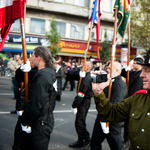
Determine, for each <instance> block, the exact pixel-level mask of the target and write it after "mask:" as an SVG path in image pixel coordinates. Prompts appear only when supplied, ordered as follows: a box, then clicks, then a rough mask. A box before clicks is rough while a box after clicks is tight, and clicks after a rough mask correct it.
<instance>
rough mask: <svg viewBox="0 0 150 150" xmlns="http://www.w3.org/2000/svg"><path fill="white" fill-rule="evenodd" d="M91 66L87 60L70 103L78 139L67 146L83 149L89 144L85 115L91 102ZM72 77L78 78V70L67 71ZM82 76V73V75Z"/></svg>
mask: <svg viewBox="0 0 150 150" xmlns="http://www.w3.org/2000/svg"><path fill="white" fill-rule="evenodd" d="M92 68H93V63H92V62H91V61H87V62H86V63H85V69H84V71H85V72H84V73H86V75H85V77H84V78H82V82H81V86H80V89H79V92H78V95H77V96H76V97H75V98H74V101H73V104H72V112H73V113H74V114H76V113H77V114H76V120H75V128H76V132H77V134H78V140H77V141H76V142H75V143H71V144H69V147H81V148H80V150H85V149H87V148H88V147H89V146H90V133H89V132H88V131H87V129H86V123H85V121H86V116H87V113H88V110H89V108H90V104H91V97H92V82H91V76H90V71H91V69H92ZM69 75H71V76H72V77H73V78H74V79H78V80H79V70H77V71H76V70H73V71H70V72H69ZM83 76H84V75H83Z"/></svg>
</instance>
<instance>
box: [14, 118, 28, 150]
mask: <svg viewBox="0 0 150 150" xmlns="http://www.w3.org/2000/svg"><path fill="white" fill-rule="evenodd" d="M20 120H21V116H19V117H18V121H17V124H16V127H15V131H14V144H13V146H12V149H13V150H21V146H22V142H23V139H24V135H25V132H23V131H22V128H21V123H20Z"/></svg>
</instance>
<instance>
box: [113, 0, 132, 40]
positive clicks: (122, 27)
mask: <svg viewBox="0 0 150 150" xmlns="http://www.w3.org/2000/svg"><path fill="white" fill-rule="evenodd" d="M116 7H118V14H117V15H118V25H117V31H118V33H119V35H120V36H121V38H122V39H123V38H124V36H125V33H126V29H127V25H128V21H129V7H128V1H127V0H116V2H115V5H114V12H115V9H116ZM114 16H115V13H114Z"/></svg>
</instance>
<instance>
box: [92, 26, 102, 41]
mask: <svg viewBox="0 0 150 150" xmlns="http://www.w3.org/2000/svg"><path fill="white" fill-rule="evenodd" d="M101 37H102V28H100V35H99V41H100V40H101ZM91 40H97V36H96V27H95V28H93V29H92V33H91Z"/></svg>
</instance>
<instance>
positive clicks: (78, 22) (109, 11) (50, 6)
mask: <svg viewBox="0 0 150 150" xmlns="http://www.w3.org/2000/svg"><path fill="white" fill-rule="evenodd" d="M114 2H115V0H107V1H106V0H102V16H101V28H100V37H99V43H101V42H102V41H103V40H104V34H105V32H106V33H107V40H108V41H112V39H113V28H114V18H113V5H114ZM92 3H93V0H32V1H31V0H28V1H27V13H26V20H25V31H26V44H27V53H28V55H29V54H31V53H32V52H33V49H34V48H35V47H36V46H38V45H43V46H46V45H47V42H46V38H45V32H48V31H50V21H51V20H52V16H55V21H56V23H57V31H58V32H59V33H60V35H61V37H62V40H61V42H60V43H59V45H58V46H59V47H61V48H62V49H61V51H60V53H58V55H57V56H58V59H60V60H63V59H67V60H68V61H71V60H72V59H76V60H77V61H78V62H80V61H81V59H83V58H84V53H85V49H86V45H87V40H88V34H89V31H88V30H87V21H88V17H89V15H90V13H91V8H92ZM126 37H127V36H126ZM118 44H121V39H120V40H119V41H118ZM96 49H97V47H96V29H95V28H93V29H92V34H91V39H90V46H89V51H88V57H92V58H97V52H96ZM100 49H102V48H101V44H100ZM133 51H134V52H132V54H135V53H136V49H134V50H133ZM2 52H3V53H4V54H5V53H6V54H7V55H8V54H9V55H12V54H15V53H18V52H19V53H21V52H22V46H21V36H20V22H19V19H18V20H16V21H15V23H14V24H12V27H11V30H10V34H9V35H8V38H7V40H6V43H5V45H4V48H3V50H2ZM120 54H121V51H120V46H117V49H116V58H117V59H119V58H120Z"/></svg>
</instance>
